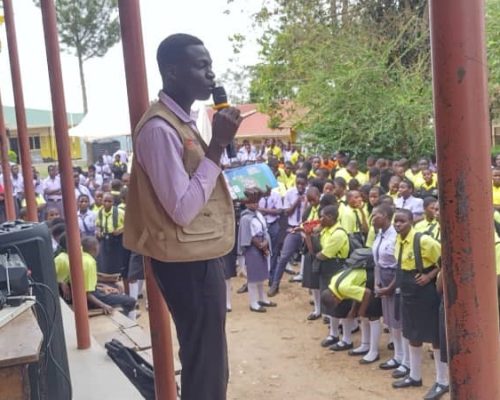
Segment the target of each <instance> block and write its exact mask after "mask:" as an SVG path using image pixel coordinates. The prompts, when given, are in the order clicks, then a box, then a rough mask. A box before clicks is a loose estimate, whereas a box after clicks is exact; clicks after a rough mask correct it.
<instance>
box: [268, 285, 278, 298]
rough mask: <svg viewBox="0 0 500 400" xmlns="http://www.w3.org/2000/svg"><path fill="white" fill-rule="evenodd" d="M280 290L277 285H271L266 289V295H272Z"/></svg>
mask: <svg viewBox="0 0 500 400" xmlns="http://www.w3.org/2000/svg"><path fill="white" fill-rule="evenodd" d="M279 292H280V288H279V287H277V286H271V288H270V289H269V290H268V291H267V295H268V296H269V297H274V296H276V295H277V294H278V293H279Z"/></svg>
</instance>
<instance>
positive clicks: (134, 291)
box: [128, 282, 139, 300]
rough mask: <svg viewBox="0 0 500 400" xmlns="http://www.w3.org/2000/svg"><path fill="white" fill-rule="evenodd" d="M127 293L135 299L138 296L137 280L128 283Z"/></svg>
mask: <svg viewBox="0 0 500 400" xmlns="http://www.w3.org/2000/svg"><path fill="white" fill-rule="evenodd" d="M128 295H129V296H130V297H133V298H134V299H135V300H137V299H138V298H139V282H134V283H129V284H128Z"/></svg>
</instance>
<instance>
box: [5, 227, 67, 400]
mask: <svg viewBox="0 0 500 400" xmlns="http://www.w3.org/2000/svg"><path fill="white" fill-rule="evenodd" d="M2 253H3V254H5V253H10V254H19V255H20V256H21V257H22V258H23V261H24V262H25V263H26V266H27V267H28V270H29V271H30V273H31V280H32V281H33V282H35V283H34V284H33V294H34V295H35V296H36V299H37V301H38V302H39V303H40V304H37V305H36V306H35V307H36V315H37V320H38V324H39V325H40V329H41V330H42V332H43V334H44V339H43V343H42V347H41V351H40V361H39V362H38V363H35V364H32V365H31V366H30V368H29V375H30V385H31V400H68V399H69V398H70V396H71V381H70V375H69V366H68V355H67V353H66V341H65V339H64V330H63V325H62V317H61V307H60V303H59V290H58V285H57V280H56V271H55V267H54V258H53V253H52V243H51V237H50V233H49V230H48V228H47V225H45V224H43V223H41V224H33V223H25V222H19V221H17V222H6V223H4V224H1V225H0V254H2ZM37 284H39V285H37ZM42 285H46V286H42ZM54 300H55V301H54ZM49 334H50V337H49ZM49 340H50V343H48V341H49Z"/></svg>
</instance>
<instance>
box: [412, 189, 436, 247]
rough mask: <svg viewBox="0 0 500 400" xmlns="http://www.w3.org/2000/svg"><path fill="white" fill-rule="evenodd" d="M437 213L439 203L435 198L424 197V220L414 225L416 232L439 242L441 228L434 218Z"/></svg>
mask: <svg viewBox="0 0 500 400" xmlns="http://www.w3.org/2000/svg"><path fill="white" fill-rule="evenodd" d="M436 213H439V202H438V201H437V199H436V198H435V197H432V196H431V197H426V198H425V199H424V219H423V220H421V221H419V222H417V223H416V224H415V230H416V231H417V232H422V233H426V234H427V235H430V236H432V237H433V238H434V239H436V240H438V241H439V240H441V226H440V225H439V220H438V219H437V218H436Z"/></svg>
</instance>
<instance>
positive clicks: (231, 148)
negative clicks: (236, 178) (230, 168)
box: [226, 140, 238, 159]
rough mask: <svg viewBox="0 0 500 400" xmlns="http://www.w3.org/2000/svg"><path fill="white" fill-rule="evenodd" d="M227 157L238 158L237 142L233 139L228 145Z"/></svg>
mask: <svg viewBox="0 0 500 400" xmlns="http://www.w3.org/2000/svg"><path fill="white" fill-rule="evenodd" d="M226 152H227V158H229V159H231V158H236V156H237V154H238V152H237V151H236V142H235V141H234V140H233V141H232V142H231V143H229V144H228V145H227V146H226Z"/></svg>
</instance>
